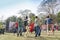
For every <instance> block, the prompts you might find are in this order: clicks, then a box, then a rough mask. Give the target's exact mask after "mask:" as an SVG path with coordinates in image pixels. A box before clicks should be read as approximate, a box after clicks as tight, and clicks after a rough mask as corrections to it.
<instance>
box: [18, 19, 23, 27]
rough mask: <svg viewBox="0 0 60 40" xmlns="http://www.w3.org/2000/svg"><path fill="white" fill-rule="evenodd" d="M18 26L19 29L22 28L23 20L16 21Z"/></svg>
mask: <svg viewBox="0 0 60 40" xmlns="http://www.w3.org/2000/svg"><path fill="white" fill-rule="evenodd" d="M18 26H19V27H22V26H23V20H22V19H20V18H19V19H18Z"/></svg>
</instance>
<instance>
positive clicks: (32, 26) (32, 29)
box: [29, 20, 34, 33]
mask: <svg viewBox="0 0 60 40" xmlns="http://www.w3.org/2000/svg"><path fill="white" fill-rule="evenodd" d="M29 29H30V32H31V33H32V32H33V31H34V22H33V21H32V20H31V22H30V24H29Z"/></svg>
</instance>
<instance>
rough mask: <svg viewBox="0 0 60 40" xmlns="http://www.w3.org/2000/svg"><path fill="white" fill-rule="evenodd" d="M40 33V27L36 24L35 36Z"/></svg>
mask: <svg viewBox="0 0 60 40" xmlns="http://www.w3.org/2000/svg"><path fill="white" fill-rule="evenodd" d="M40 35H41V29H40V27H39V26H36V27H35V36H36V37H37V36H40Z"/></svg>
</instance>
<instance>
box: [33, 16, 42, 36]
mask: <svg viewBox="0 0 60 40" xmlns="http://www.w3.org/2000/svg"><path fill="white" fill-rule="evenodd" d="M34 26H35V37H37V36H40V34H41V29H40V21H39V18H38V17H37V16H36V18H35V24H34Z"/></svg>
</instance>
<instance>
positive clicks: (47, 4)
mask: <svg viewBox="0 0 60 40" xmlns="http://www.w3.org/2000/svg"><path fill="white" fill-rule="evenodd" d="M58 5H59V0H43V1H42V2H41V4H40V5H39V6H38V10H37V11H38V12H41V11H43V12H47V13H49V14H54V10H55V8H56V7H57V6H58Z"/></svg>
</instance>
